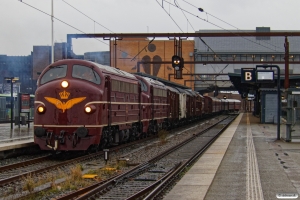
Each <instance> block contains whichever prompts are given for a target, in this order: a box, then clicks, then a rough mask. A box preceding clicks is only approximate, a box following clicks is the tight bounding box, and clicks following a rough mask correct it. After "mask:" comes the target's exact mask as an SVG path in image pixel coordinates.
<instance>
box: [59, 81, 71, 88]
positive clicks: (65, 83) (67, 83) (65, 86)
mask: <svg viewBox="0 0 300 200" xmlns="http://www.w3.org/2000/svg"><path fill="white" fill-rule="evenodd" d="M60 85H61V87H63V88H67V87H68V86H69V82H68V81H63V82H61V84H60Z"/></svg>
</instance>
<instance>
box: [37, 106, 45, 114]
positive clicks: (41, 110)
mask: <svg viewBox="0 0 300 200" xmlns="http://www.w3.org/2000/svg"><path fill="white" fill-rule="evenodd" d="M45 111H46V107H45V106H42V105H41V106H38V107H37V112H38V113H40V114H42V113H45Z"/></svg>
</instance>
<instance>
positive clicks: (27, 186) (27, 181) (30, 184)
mask: <svg viewBox="0 0 300 200" xmlns="http://www.w3.org/2000/svg"><path fill="white" fill-rule="evenodd" d="M34 188H35V181H34V179H33V178H32V176H31V174H29V175H27V176H26V177H25V178H24V186H23V189H24V190H28V192H29V193H32V192H33V190H34Z"/></svg>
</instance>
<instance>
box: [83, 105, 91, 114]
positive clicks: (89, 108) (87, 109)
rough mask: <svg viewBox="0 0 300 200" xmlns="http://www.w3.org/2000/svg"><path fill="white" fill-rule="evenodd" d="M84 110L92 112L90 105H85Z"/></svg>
mask: <svg viewBox="0 0 300 200" xmlns="http://www.w3.org/2000/svg"><path fill="white" fill-rule="evenodd" d="M84 110H85V112H86V113H90V112H92V108H91V107H90V106H87V107H85V109H84Z"/></svg>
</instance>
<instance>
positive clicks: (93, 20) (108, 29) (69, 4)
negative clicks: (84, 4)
mask: <svg viewBox="0 0 300 200" xmlns="http://www.w3.org/2000/svg"><path fill="white" fill-rule="evenodd" d="M62 1H63V2H64V3H65V4H67V5H69V6H70V7H72V8H73V9H75V10H76V11H78V12H79V13H81V14H83V15H84V16H86V17H87V18H89V19H90V20H92V21H93V22H95V23H96V24H98V25H100V26H102V27H103V28H105V29H106V30H108V31H110V32H112V33H114V32H113V31H112V30H110V29H108V28H107V27H105V26H104V25H102V24H100V23H99V22H97V21H96V20H94V19H92V18H91V17H89V16H88V15H86V14H85V13H83V12H81V11H80V10H79V9H77V8H75V7H74V6H72V5H71V4H69V3H67V2H66V1H65V0H62Z"/></svg>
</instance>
